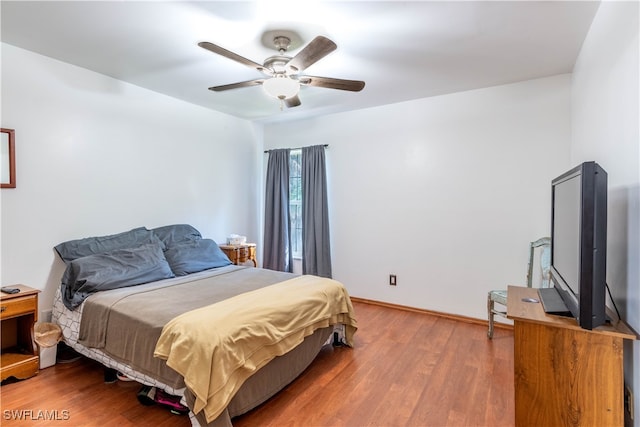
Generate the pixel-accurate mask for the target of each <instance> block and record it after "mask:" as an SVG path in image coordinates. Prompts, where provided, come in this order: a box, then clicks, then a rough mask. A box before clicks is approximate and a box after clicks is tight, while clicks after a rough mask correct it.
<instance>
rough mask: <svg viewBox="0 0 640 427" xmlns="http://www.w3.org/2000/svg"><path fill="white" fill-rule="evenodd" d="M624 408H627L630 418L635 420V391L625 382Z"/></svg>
mask: <svg viewBox="0 0 640 427" xmlns="http://www.w3.org/2000/svg"><path fill="white" fill-rule="evenodd" d="M624 408H625V409H626V410H627V414H628V415H629V420H630V421H633V416H634V408H633V392H632V391H631V387H629V386H628V385H626V384H625V386H624Z"/></svg>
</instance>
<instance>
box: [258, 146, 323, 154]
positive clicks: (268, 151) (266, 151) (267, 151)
mask: <svg viewBox="0 0 640 427" xmlns="http://www.w3.org/2000/svg"><path fill="white" fill-rule="evenodd" d="M322 146H323V147H324V148H327V147H328V146H329V144H322ZM302 148H304V147H298V148H289V150H300V149H302ZM271 151H273V150H264V152H265V154H266V153H270V152H271Z"/></svg>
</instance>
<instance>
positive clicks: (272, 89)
mask: <svg viewBox="0 0 640 427" xmlns="http://www.w3.org/2000/svg"><path fill="white" fill-rule="evenodd" d="M262 87H263V88H264V91H265V92H267V95H269V96H272V97H274V98H277V99H280V100H283V99H287V98H291V97H293V96H296V95H297V94H298V92H299V91H300V83H298V82H297V81H295V80H293V79H290V78H289V77H286V76H283V75H276V76H274V77H272V78H270V79H267V80H265V81H264V83H262Z"/></svg>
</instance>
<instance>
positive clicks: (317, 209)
mask: <svg viewBox="0 0 640 427" xmlns="http://www.w3.org/2000/svg"><path fill="white" fill-rule="evenodd" d="M302 273H303V274H314V275H316V276H321V277H331V246H330V244H329V208H328V206H327V172H326V167H325V157H324V146H322V145H315V146H312V147H305V148H303V149H302Z"/></svg>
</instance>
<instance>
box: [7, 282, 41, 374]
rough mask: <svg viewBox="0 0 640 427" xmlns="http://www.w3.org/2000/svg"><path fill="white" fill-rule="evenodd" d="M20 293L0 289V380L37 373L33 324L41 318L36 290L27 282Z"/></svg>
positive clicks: (21, 286)
mask: <svg viewBox="0 0 640 427" xmlns="http://www.w3.org/2000/svg"><path fill="white" fill-rule="evenodd" d="M11 287H15V288H19V289H20V292H19V293H17V294H5V293H4V292H0V311H1V312H0V322H2V325H0V330H1V333H2V338H1V342H0V344H1V345H0V347H1V349H0V381H4V380H5V379H7V378H9V377H15V378H17V379H25V378H29V377H32V376H34V375H36V374H37V373H38V368H39V365H40V361H39V357H38V348H37V347H36V344H35V341H34V340H33V325H34V324H35V323H36V321H37V320H38V293H39V292H40V291H39V290H37V289H33V288H30V287H28V286H25V285H15V286H11Z"/></svg>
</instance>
